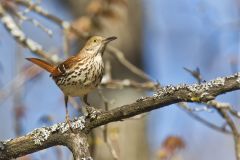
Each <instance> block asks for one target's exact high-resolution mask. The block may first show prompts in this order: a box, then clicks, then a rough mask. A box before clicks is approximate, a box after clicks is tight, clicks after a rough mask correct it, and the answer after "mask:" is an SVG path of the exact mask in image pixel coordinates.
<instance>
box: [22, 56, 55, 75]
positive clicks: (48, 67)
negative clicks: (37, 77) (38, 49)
mask: <svg viewBox="0 0 240 160" xmlns="http://www.w3.org/2000/svg"><path fill="white" fill-rule="evenodd" d="M26 59H27V60H29V61H30V62H32V63H34V64H36V65H38V66H39V67H41V68H43V69H45V70H46V71H48V72H50V73H53V72H54V71H55V69H56V67H55V66H54V65H52V64H49V63H47V62H45V61H43V60H41V59H38V58H26Z"/></svg>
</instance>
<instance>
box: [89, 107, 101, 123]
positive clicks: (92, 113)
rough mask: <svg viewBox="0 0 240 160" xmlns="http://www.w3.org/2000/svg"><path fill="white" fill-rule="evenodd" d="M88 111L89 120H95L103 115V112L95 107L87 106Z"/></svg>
mask: <svg viewBox="0 0 240 160" xmlns="http://www.w3.org/2000/svg"><path fill="white" fill-rule="evenodd" d="M86 111H87V116H86V117H87V118H89V119H90V120H94V119H96V118H97V117H98V115H99V114H101V113H102V112H103V111H102V110H100V109H96V108H94V107H91V106H86Z"/></svg>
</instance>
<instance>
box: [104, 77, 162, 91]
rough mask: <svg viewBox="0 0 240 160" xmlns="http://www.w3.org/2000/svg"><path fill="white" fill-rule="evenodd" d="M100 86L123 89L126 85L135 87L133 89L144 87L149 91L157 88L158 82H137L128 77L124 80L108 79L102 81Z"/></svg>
mask: <svg viewBox="0 0 240 160" xmlns="http://www.w3.org/2000/svg"><path fill="white" fill-rule="evenodd" d="M101 86H102V87H106V88H111V89H123V88H126V87H130V88H135V89H144V90H149V91H154V90H157V88H159V84H157V83H153V82H150V81H149V82H143V83H139V82H136V81H133V80H130V79H124V80H116V79H115V80H109V81H102V83H101Z"/></svg>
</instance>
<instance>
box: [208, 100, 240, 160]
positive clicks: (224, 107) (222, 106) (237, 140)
mask: <svg viewBox="0 0 240 160" xmlns="http://www.w3.org/2000/svg"><path fill="white" fill-rule="evenodd" d="M207 104H208V105H209V106H213V107H215V108H216V109H217V110H218V112H219V114H220V115H221V116H222V117H223V118H224V119H225V120H226V122H227V124H228V126H229V127H230V128H231V130H232V135H233V139H234V144H235V154H236V159H237V160H240V134H239V132H238V129H237V127H236V125H235V123H234V122H233V120H232V118H231V116H229V115H228V111H229V112H230V113H232V112H233V111H232V112H231V110H232V107H231V105H230V104H228V103H222V102H217V101H215V100H212V101H209V102H208V103H207ZM234 113H235V112H234ZM233 115H234V114H233ZM237 118H238V116H237Z"/></svg>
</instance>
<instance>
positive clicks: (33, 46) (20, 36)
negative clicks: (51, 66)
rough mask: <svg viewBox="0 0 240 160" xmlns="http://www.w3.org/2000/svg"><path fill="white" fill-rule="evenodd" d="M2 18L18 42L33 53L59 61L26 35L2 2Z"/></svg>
mask: <svg viewBox="0 0 240 160" xmlns="http://www.w3.org/2000/svg"><path fill="white" fill-rule="evenodd" d="M0 18H1V21H2V23H3V24H4V26H5V28H6V29H7V30H8V31H9V33H10V34H11V35H12V36H13V37H14V38H15V39H16V41H17V42H19V43H20V44H21V45H23V46H24V47H27V48H28V49H29V50H30V51H32V52H33V53H35V54H37V55H38V56H41V57H43V58H45V59H47V60H48V61H50V62H52V63H55V62H56V61H57V60H56V59H53V57H52V56H50V55H49V54H48V53H46V52H45V51H44V50H43V49H42V46H41V45H40V44H39V43H37V42H35V41H33V40H32V39H30V38H28V37H27V36H26V35H25V33H24V32H23V31H22V30H21V29H20V28H19V27H18V25H17V24H16V23H15V21H14V20H13V18H12V17H11V16H10V15H8V14H7V12H6V11H5V10H4V8H3V7H2V5H1V4H0Z"/></svg>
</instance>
